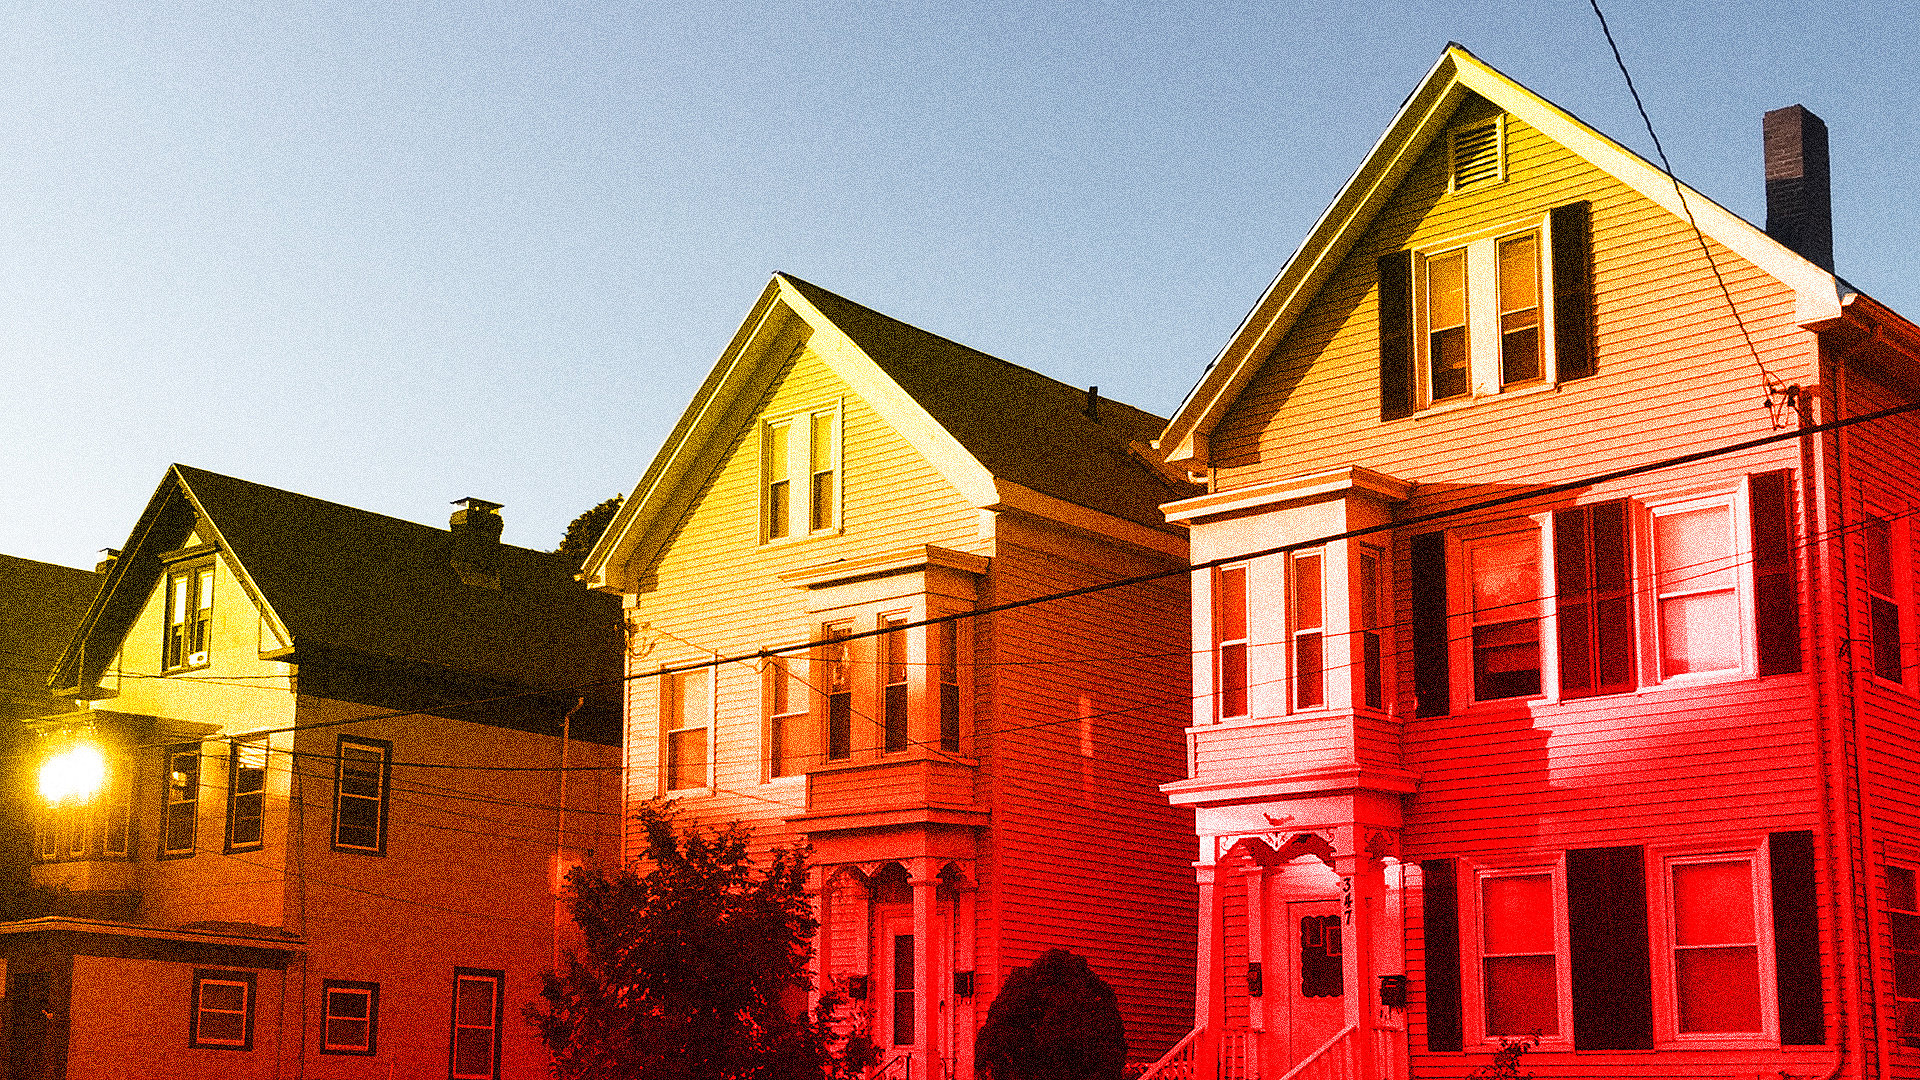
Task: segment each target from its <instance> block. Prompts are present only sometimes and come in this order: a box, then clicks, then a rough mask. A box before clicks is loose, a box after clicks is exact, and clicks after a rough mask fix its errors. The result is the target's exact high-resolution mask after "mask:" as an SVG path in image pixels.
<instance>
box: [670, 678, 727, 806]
mask: <svg viewBox="0 0 1920 1080" xmlns="http://www.w3.org/2000/svg"><path fill="white" fill-rule="evenodd" d="M719 674H720V669H719V667H718V666H717V665H709V666H707V667H704V668H696V669H694V670H692V671H679V672H673V673H670V674H669V673H664V672H663V673H662V674H661V675H660V676H658V678H657V680H656V681H657V682H658V683H659V691H658V697H659V702H660V705H659V709H660V791H661V793H662V794H685V795H705V794H710V793H711V792H712V791H713V769H714V759H715V758H716V757H717V756H718V755H716V754H715V753H714V742H715V738H714V736H715V734H716V728H717V727H718V725H717V724H716V723H715V722H714V717H715V715H716V712H715V710H716V707H717V705H718V702H717V699H718V698H719V696H720V686H719ZM688 680H699V681H700V682H703V683H705V684H706V688H707V704H706V708H705V709H704V710H703V715H701V716H700V717H699V718H698V719H699V720H700V722H699V723H682V724H679V725H678V726H676V724H675V722H676V721H678V720H682V719H686V718H683V717H682V716H681V714H680V697H681V695H682V694H683V693H684V692H685V691H684V689H683V687H684V686H685V685H686V682H687V681H688ZM681 731H705V732H706V739H707V767H706V775H705V777H704V778H703V782H702V783H701V784H700V786H698V787H684V788H681V787H674V786H673V736H674V734H675V733H676V732H681Z"/></svg>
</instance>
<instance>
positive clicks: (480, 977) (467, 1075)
mask: <svg viewBox="0 0 1920 1080" xmlns="http://www.w3.org/2000/svg"><path fill="white" fill-rule="evenodd" d="M481 982H484V983H487V984H488V985H490V986H491V987H492V988H493V989H492V994H493V1002H492V1003H493V1016H492V1018H491V1021H490V1022H489V1023H488V1024H487V1025H486V1026H485V1027H482V1026H481V1025H479V1024H472V1023H465V1024H463V1023H461V1022H460V987H461V984H462V983H481ZM505 990H506V974H505V973H504V972H500V971H487V970H483V969H478V968H454V969H453V1001H452V1003H451V1005H452V1008H451V1010H450V1011H451V1012H452V1017H451V1020H452V1029H453V1034H452V1035H451V1037H450V1038H449V1045H448V1048H447V1076H448V1078H449V1080H500V1050H501V1046H500V1042H501V1028H502V1027H504V1026H505V1025H504V1024H503V1020H504V1019H505V1017H504V1012H505V999H506V994H505ZM463 1030H464V1031H481V1030H484V1031H486V1032H487V1033H488V1034H489V1036H490V1038H489V1042H488V1045H489V1049H488V1055H489V1057H488V1063H489V1068H488V1070H487V1071H486V1072H473V1071H471V1070H469V1071H467V1072H461V1071H460V1059H459V1042H460V1032H461V1031H463Z"/></svg>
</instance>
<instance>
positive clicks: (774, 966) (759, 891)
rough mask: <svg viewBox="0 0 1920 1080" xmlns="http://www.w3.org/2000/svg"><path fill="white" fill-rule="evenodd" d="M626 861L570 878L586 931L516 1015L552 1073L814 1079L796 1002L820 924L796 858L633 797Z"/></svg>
mask: <svg viewBox="0 0 1920 1080" xmlns="http://www.w3.org/2000/svg"><path fill="white" fill-rule="evenodd" d="M636 816H637V819H638V823H639V824H640V825H641V826H642V827H643V829H644V830H645V832H646V836H647V850H646V852H645V853H644V854H643V856H642V857H641V859H640V861H639V863H638V864H637V865H636V866H634V867H624V868H621V869H618V870H615V871H612V872H611V873H603V872H601V871H598V870H592V869H587V868H584V867H583V868H579V869H576V870H574V871H573V872H572V873H570V874H569V875H568V882H569V884H570V885H571V886H572V889H571V892H570V895H569V896H568V898H567V905H568V907H569V909H570V910H571V911H572V914H573V918H574V921H575V922H576V923H578V924H579V926H580V930H581V933H582V935H583V937H584V940H585V948H584V952H583V954H581V955H575V954H572V953H569V954H568V955H567V956H566V957H565V958H564V963H563V965H562V970H560V971H559V972H557V973H554V972H550V973H548V974H547V975H546V977H545V985H544V987H543V988H542V990H541V998H542V999H543V1000H542V1001H539V1002H535V1003H533V1004H531V1005H529V1006H527V1010H526V1018H527V1020H528V1022H529V1023H531V1024H533V1025H534V1027H535V1028H537V1029H538V1030H539V1032H540V1037H541V1039H542V1040H543V1041H545V1043H546V1045H547V1051H548V1055H549V1058H550V1060H551V1062H552V1068H553V1072H554V1075H555V1076H557V1077H560V1078H561V1080H654V1078H660V1080H666V1078H669V1077H671V1078H674V1080H819V1078H820V1075H821V1069H822V1066H823V1064H824V1063H825V1055H824V1052H823V1050H822V1041H823V1032H822V1030H821V1029H820V1027H819V1026H818V1025H816V1024H813V1023H810V1022H809V1020H808V1018H807V1016H806V1015H805V1010H804V1007H802V1008H800V1009H798V1010H795V1009H793V1007H792V1006H793V1003H794V1002H795V1001H796V1000H797V1001H798V1002H799V1003H800V1004H801V1005H802V1006H804V1002H805V990H806V988H807V985H808V983H807V976H806V971H807V961H808V959H809V957H810V956H811V953H812V948H811V945H810V944H809V943H810V941H811V939H812V937H813V932H814V930H815V929H816V927H817V924H816V922H815V920H814V918H813V915H812V912H811V908H810V906H809V904H808V902H807V896H806V860H805V856H804V854H803V853H802V852H800V851H795V850H790V849H783V848H776V849H774V851H773V852H772V853H771V854H770V855H769V857H768V859H767V861H766V864H765V866H764V867H762V868H759V869H756V868H755V867H754V865H753V860H752V858H751V857H750V855H749V853H748V849H747V844H748V840H749V839H750V833H749V832H748V830H747V829H746V828H745V827H744V826H742V825H740V824H739V823H738V822H736V823H734V824H732V825H730V826H728V827H727V828H725V829H722V830H719V831H718V832H711V833H710V832H703V831H701V830H699V829H695V828H688V829H686V830H684V831H681V830H679V829H677V828H676V826H675V821H674V818H673V816H672V812H671V808H670V807H661V806H655V805H653V804H643V805H642V806H641V807H640V808H639V809H638V810H637V811H636Z"/></svg>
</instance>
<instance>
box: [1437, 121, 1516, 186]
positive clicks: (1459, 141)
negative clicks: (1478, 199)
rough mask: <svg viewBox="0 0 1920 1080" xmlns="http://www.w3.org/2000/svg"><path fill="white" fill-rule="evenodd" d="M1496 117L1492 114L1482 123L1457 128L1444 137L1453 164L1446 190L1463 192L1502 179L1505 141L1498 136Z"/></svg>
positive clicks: (1500, 133)
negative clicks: (1447, 142) (1489, 118)
mask: <svg viewBox="0 0 1920 1080" xmlns="http://www.w3.org/2000/svg"><path fill="white" fill-rule="evenodd" d="M1500 120H1501V118H1500V117H1498V116H1496V117H1494V118H1493V119H1491V120H1488V121H1487V122H1485V123H1483V124H1475V125H1473V126H1472V127H1466V128H1461V129H1460V130H1458V131H1455V132H1453V133H1452V134H1451V135H1450V136H1449V137H1448V139H1449V146H1448V150H1449V152H1450V154H1449V157H1450V160H1451V162H1452V166H1453V169H1452V176H1451V177H1450V178H1449V181H1448V188H1449V190H1452V191H1465V190H1467V189H1468V188H1475V187H1479V186H1480V185H1482V184H1491V183H1495V182H1496V181H1499V180H1501V179H1503V177H1504V174H1505V171H1506V170H1505V165H1506V162H1505V160H1504V158H1505V155H1504V154H1503V153H1502V151H1503V150H1505V146H1504V145H1503V143H1504V142H1505V140H1504V139H1503V138H1502V137H1501V136H1502V131H1501V124H1500Z"/></svg>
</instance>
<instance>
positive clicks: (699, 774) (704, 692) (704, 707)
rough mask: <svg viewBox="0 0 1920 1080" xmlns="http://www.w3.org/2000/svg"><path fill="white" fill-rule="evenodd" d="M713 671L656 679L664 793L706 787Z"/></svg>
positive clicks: (711, 718) (706, 669)
mask: <svg viewBox="0 0 1920 1080" xmlns="http://www.w3.org/2000/svg"><path fill="white" fill-rule="evenodd" d="M713 679H714V669H713V668H698V669H695V670H693V671H679V672H673V673H670V674H666V675H662V676H660V705H661V709H660V711H661V715H662V716H663V717H664V718H665V724H664V727H665V728H666V731H665V735H666V739H665V742H666V753H665V755H664V758H665V760H664V765H665V773H666V775H665V780H666V784H665V787H666V790H668V791H692V790H696V789H699V788H705V787H708V786H710V784H709V777H708V769H709V759H710V757H711V754H710V752H709V751H710V747H711V740H710V738H709V736H710V735H711V733H712V732H711V729H712V726H713Z"/></svg>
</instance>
